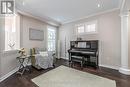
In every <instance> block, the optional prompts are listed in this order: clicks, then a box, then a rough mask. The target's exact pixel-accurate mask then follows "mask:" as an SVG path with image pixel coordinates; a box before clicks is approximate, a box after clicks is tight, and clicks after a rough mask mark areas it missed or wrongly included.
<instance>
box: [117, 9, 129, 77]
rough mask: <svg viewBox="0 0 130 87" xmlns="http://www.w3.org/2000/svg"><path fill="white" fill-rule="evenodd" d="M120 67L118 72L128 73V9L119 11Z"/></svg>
mask: <svg viewBox="0 0 130 87" xmlns="http://www.w3.org/2000/svg"><path fill="white" fill-rule="evenodd" d="M120 16H121V68H120V69H119V72H120V73H123V74H126V75H130V67H129V63H130V62H129V61H128V17H129V11H125V12H122V13H121V15H120Z"/></svg>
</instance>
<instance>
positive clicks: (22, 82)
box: [0, 59, 130, 87]
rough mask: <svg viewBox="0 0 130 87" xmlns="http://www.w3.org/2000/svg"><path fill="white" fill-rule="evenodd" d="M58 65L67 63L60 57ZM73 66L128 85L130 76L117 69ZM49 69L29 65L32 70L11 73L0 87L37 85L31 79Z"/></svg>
mask: <svg viewBox="0 0 130 87" xmlns="http://www.w3.org/2000/svg"><path fill="white" fill-rule="evenodd" d="M60 65H65V66H69V63H68V61H66V60H63V59H60V60H57V62H56V67H58V66H60ZM30 67H31V66H30ZM73 68H75V69H78V70H81V71H84V72H88V73H92V74H95V75H99V76H102V77H105V78H109V79H112V80H115V81H116V84H117V87H130V76H126V75H123V74H120V73H119V72H118V71H117V70H112V69H108V68H104V67H100V68H99V69H94V68H92V67H86V68H84V69H83V70H82V69H81V68H80V67H79V65H78V64H75V66H74V67H73ZM49 70H52V69H47V70H39V71H38V70H36V69H34V68H32V67H31V71H32V72H31V73H29V72H26V73H25V74H24V75H23V76H20V75H17V74H13V75H12V76H10V77H9V78H8V79H6V80H4V81H3V82H1V83H0V87H38V86H36V85H35V84H34V83H33V82H31V79H32V78H35V77H37V76H39V75H41V74H43V73H45V72H47V71H49Z"/></svg>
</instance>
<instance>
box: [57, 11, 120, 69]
mask: <svg viewBox="0 0 130 87" xmlns="http://www.w3.org/2000/svg"><path fill="white" fill-rule="evenodd" d="M91 20H97V21H98V33H97V34H89V35H82V36H81V37H82V38H83V40H99V41H100V42H99V51H100V55H99V62H100V65H105V66H109V67H113V68H118V67H119V66H120V57H121V56H120V53H121V47H120V46H121V43H120V41H121V40H120V39H121V26H120V17H119V11H113V12H109V13H105V14H102V15H98V16H94V17H90V18H86V19H83V20H80V21H76V22H72V23H68V24H64V25H63V26H62V27H60V31H59V34H60V35H59V38H60V40H61V56H62V57H65V37H66V41H67V43H66V44H67V50H68V49H69V45H70V41H71V40H76V35H75V29H74V28H75V27H74V26H75V24H79V23H84V22H87V21H91ZM67 56H68V54H67Z"/></svg>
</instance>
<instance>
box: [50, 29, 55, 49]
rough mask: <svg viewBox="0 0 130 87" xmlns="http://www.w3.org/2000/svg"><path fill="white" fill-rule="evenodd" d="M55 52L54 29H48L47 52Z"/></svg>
mask: <svg viewBox="0 0 130 87" xmlns="http://www.w3.org/2000/svg"><path fill="white" fill-rule="evenodd" d="M55 50H56V29H55V28H53V27H48V51H55Z"/></svg>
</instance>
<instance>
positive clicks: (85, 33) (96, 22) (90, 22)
mask: <svg viewBox="0 0 130 87" xmlns="http://www.w3.org/2000/svg"><path fill="white" fill-rule="evenodd" d="M92 23H95V24H96V31H94V32H83V33H78V29H77V27H78V26H80V25H84V29H85V31H86V26H87V25H88V24H92ZM75 29H76V35H87V34H97V33H98V21H97V20H93V21H89V22H85V23H80V24H76V25H75Z"/></svg>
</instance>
